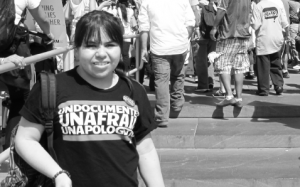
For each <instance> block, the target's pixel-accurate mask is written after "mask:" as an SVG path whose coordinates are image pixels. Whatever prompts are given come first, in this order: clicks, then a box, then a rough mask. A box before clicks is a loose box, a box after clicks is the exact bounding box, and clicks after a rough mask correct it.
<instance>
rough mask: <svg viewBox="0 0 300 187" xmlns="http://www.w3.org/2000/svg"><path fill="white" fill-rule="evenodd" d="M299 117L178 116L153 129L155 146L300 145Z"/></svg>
mask: <svg viewBox="0 0 300 187" xmlns="http://www.w3.org/2000/svg"><path fill="white" fill-rule="evenodd" d="M299 121H300V118H229V119H212V118H198V119H197V118H178V119H172V120H170V122H169V126H168V128H158V129H156V130H154V131H153V132H152V138H153V140H154V144H155V146H156V148H167V149H170V148H177V149H183V148H194V149H199V148H207V149H208V148H209V149H218V148H220V149H225V148H299V147H300V124H299Z"/></svg>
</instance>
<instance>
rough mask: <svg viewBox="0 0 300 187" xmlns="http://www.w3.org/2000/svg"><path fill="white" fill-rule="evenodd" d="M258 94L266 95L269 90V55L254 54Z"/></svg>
mask: <svg viewBox="0 0 300 187" xmlns="http://www.w3.org/2000/svg"><path fill="white" fill-rule="evenodd" d="M256 60H257V63H256V68H257V89H258V92H257V93H258V95H262V96H263V95H268V94H269V90H270V82H269V77H270V73H269V72H270V55H257V56H256Z"/></svg>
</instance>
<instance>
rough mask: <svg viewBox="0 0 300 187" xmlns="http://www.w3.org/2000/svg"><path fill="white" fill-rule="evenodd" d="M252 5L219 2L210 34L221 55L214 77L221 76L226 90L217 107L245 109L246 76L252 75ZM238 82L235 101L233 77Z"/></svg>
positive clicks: (241, 1)
mask: <svg viewBox="0 0 300 187" xmlns="http://www.w3.org/2000/svg"><path fill="white" fill-rule="evenodd" d="M250 12H251V1H249V0H239V3H236V2H235V0H220V4H219V6H218V11H217V16H216V19H215V23H214V27H213V29H212V30H211V32H210V37H211V39H212V40H214V41H216V40H217V39H216V33H217V32H218V33H219V35H218V40H219V41H218V42H217V47H216V53H219V54H222V55H220V56H219V58H217V59H216V60H215V63H214V68H215V73H216V74H218V75H220V78H221V81H222V83H223V85H224V87H225V90H226V97H225V99H224V100H222V101H221V102H219V103H217V106H221V107H224V106H228V105H234V106H237V107H242V106H243V105H242V89H243V80H244V73H246V72H247V71H249V66H250V62H249V57H248V54H247V50H248V46H249V38H250V33H249V26H250V24H249V23H250V20H249V17H250ZM232 74H233V76H234V80H235V90H236V98H235V97H234V96H233V93H232V90H231V75H232Z"/></svg>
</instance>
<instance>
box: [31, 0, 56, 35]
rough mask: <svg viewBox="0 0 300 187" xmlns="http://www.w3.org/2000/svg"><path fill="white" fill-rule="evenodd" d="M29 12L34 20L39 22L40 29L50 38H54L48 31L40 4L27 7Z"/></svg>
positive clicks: (47, 24)
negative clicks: (34, 6) (31, 7)
mask: <svg viewBox="0 0 300 187" xmlns="http://www.w3.org/2000/svg"><path fill="white" fill-rule="evenodd" d="M29 12H30V14H31V15H32V17H33V18H34V20H35V21H36V22H37V23H38V24H39V26H40V28H41V29H42V31H43V32H44V33H45V34H47V36H48V37H49V38H50V39H54V37H53V35H52V34H51V32H50V24H49V22H48V20H47V18H46V14H45V12H44V10H43V9H42V7H41V5H39V6H38V7H37V8H34V9H29Z"/></svg>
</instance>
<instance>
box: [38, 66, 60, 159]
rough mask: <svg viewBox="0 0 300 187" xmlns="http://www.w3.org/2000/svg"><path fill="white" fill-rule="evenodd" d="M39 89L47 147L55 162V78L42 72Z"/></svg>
mask: <svg viewBox="0 0 300 187" xmlns="http://www.w3.org/2000/svg"><path fill="white" fill-rule="evenodd" d="M40 76H41V89H42V107H43V111H44V116H45V124H44V126H45V131H46V134H47V147H48V151H49V153H50V155H51V156H52V158H53V159H54V160H55V161H57V157H56V154H55V151H54V148H53V118H54V111H55V108H56V78H55V76H54V74H52V73H47V72H42V73H41V74H40Z"/></svg>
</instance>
